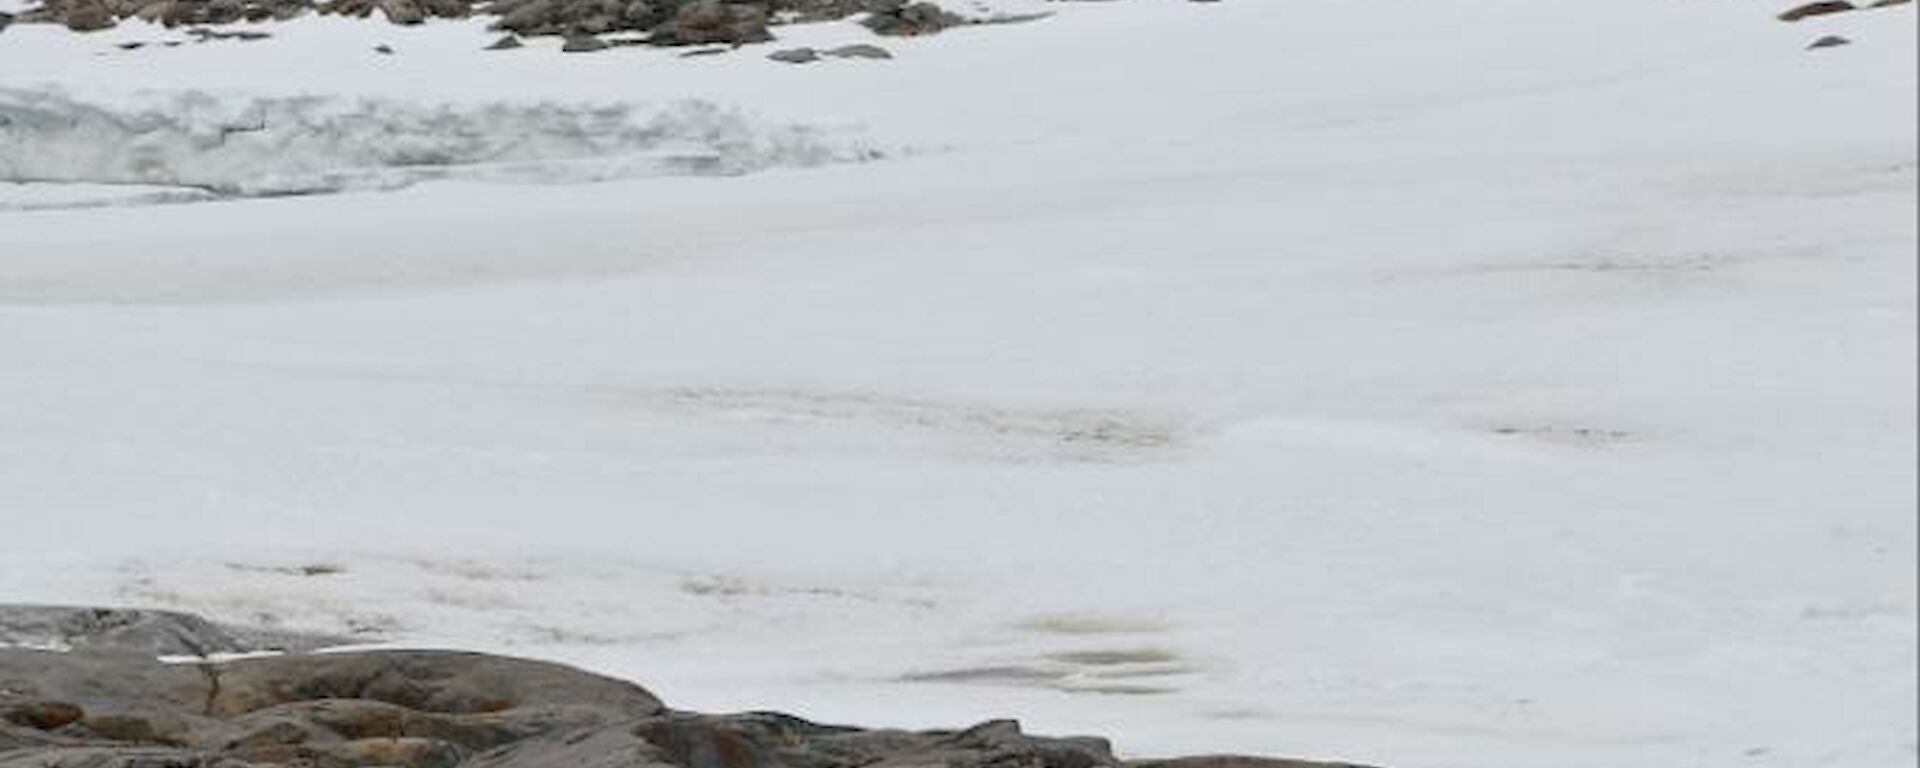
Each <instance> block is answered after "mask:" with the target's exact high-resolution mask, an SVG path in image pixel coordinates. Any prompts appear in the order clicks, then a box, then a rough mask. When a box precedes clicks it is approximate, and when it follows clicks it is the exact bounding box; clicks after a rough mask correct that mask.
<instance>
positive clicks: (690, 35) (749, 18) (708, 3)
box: [651, 0, 773, 45]
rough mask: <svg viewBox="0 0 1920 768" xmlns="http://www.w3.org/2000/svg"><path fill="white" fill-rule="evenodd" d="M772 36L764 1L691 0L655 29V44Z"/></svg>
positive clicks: (761, 39) (752, 40)
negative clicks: (753, 2)
mask: <svg viewBox="0 0 1920 768" xmlns="http://www.w3.org/2000/svg"><path fill="white" fill-rule="evenodd" d="M772 39H773V33H772V32H769V31H768V30H767V8H766V6H764V5H752V4H736V3H727V2H722V0H692V2H689V3H687V4H685V5H682V6H680V9H679V10H678V11H676V12H675V13H674V15H673V19H672V20H671V21H668V22H667V23H665V24H662V25H660V26H658V27H656V28H654V30H653V36H652V38H651V42H653V43H654V44H655V45H710V44H715V43H724V44H727V45H745V44H747V43H764V42H766V41H768V40H772Z"/></svg>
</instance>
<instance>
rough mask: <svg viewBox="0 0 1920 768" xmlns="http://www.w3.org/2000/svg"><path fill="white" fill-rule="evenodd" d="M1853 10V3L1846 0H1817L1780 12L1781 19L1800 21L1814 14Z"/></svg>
mask: <svg viewBox="0 0 1920 768" xmlns="http://www.w3.org/2000/svg"><path fill="white" fill-rule="evenodd" d="M1851 10H1855V8H1854V5H1853V3H1849V2H1847V1H1846V0H1817V2H1812V3H1807V4H1806V5H1801V6H1796V7H1794V8H1792V9H1789V10H1787V11H1786V12H1785V13H1782V14H1780V16H1779V19H1780V20H1781V21H1799V20H1801V19H1805V18H1811V17H1814V16H1825V15H1827V14H1832V13H1846V12H1847V11H1851Z"/></svg>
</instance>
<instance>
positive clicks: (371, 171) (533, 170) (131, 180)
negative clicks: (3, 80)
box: [0, 89, 874, 201]
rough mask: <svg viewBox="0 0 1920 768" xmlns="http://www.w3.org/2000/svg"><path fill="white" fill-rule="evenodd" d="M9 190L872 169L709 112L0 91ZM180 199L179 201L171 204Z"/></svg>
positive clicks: (813, 135)
mask: <svg viewBox="0 0 1920 768" xmlns="http://www.w3.org/2000/svg"><path fill="white" fill-rule="evenodd" d="M0 139H3V140H0V180H4V181H12V182H66V183H93V184H115V185H119V184H129V185H158V186H168V187H191V188H196V189H200V190H205V191H207V192H212V193H215V194H219V195H242V196H264V195H291V194H312V193H323V192H337V191H342V190H352V189H392V188H397V187H403V186H407V185H409V184H413V183H415V182H419V181H424V180H431V179H448V178H457V179H468V180H489V181H519V182H548V183H567V182H585V181H604V180H609V179H621V178H636V177H645V176H660V175H734V174H742V173H749V172H752V171H757V170H761V169H764V168H768V167H772V166H780V165H815V164H820V163H827V162H834V161H841V160H856V159H863V158H868V157H872V156H874V153H872V152H871V151H868V150H865V149H862V148H859V147H856V146H852V145H850V144H836V143H834V142H833V141H831V140H829V138H828V137H827V136H825V135H824V134H822V133H821V132H818V131H815V130H812V129H808V128H805V127H800V126H789V125H773V124H768V123H764V122H761V121H758V120H755V119H753V118H751V117H748V116H746V115H743V114H741V113H739V112H736V111H733V110H729V109H726V108H723V107H720V106H716V105H714V104H712V103H709V102H704V101H685V102H678V103H674V104H672V105H670V106H667V107H665V108H661V109H658V110H654V111H644V110H640V109H636V108H634V107H632V106H627V105H620V104H602V105H579V104H555V103H509V102H493V103H483V104H476V105H452V104H437V105H436V104H420V103H416V102H399V101H391V100H383V99H374V98H358V99H339V98H326V97H223V96H219V95H214V94H210V93H206V92H202V91H184V92H178V93H172V94H165V95H148V96H143V97H141V98H140V99H139V100H138V101H137V102H136V103H134V104H132V105H129V106H116V105H108V104H102V103H90V102H87V101H82V100H78V99H75V98H72V97H69V96H67V95H63V94H60V93H57V92H52V91H34V90H12V89H0ZM171 200H172V198H169V199H168V201H171Z"/></svg>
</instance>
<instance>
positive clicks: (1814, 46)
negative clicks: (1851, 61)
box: [1807, 35, 1853, 51]
mask: <svg viewBox="0 0 1920 768" xmlns="http://www.w3.org/2000/svg"><path fill="white" fill-rule="evenodd" d="M1852 43H1853V41H1852V40H1848V39H1846V38H1844V37H1841V36H1839V35H1826V36H1824V37H1821V38H1820V39H1818V40H1815V41H1813V42H1811V43H1808V44H1807V50H1809V51H1816V50H1819V49H1821V48H1838V47H1840V46H1843V45H1850V44H1852Z"/></svg>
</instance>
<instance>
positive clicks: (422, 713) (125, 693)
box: [0, 607, 1336, 768]
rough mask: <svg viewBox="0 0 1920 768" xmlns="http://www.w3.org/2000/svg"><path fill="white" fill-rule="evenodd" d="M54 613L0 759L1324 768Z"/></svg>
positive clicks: (23, 660)
mask: <svg viewBox="0 0 1920 768" xmlns="http://www.w3.org/2000/svg"><path fill="white" fill-rule="evenodd" d="M47 610H54V609H43V610H42V609H36V610H33V611H28V610H25V609H20V608H17V607H16V608H13V609H8V608H5V607H0V626H11V627H27V628H29V629H30V630H31V632H30V633H29V634H33V635H35V636H39V635H44V634H45V631H44V628H45V626H46V625H47V619H48V615H49V614H47V613H45V611H47ZM58 610H63V611H67V612H68V613H63V614H53V615H52V623H53V625H54V626H55V627H57V628H60V629H61V631H63V632H66V634H64V635H62V636H63V637H68V638H79V639H87V640H88V642H87V643H85V645H86V647H85V649H77V650H70V651H51V650H40V649H29V648H18V647H14V648H0V768H359V767H362V766H365V767H367V768H372V767H374V766H382V767H384V768H641V767H643V766H644V767H646V768H933V767H934V766H939V767H940V768H1336V766H1335V764H1318V763H1302V762H1295V761H1283V760H1267V759H1261V758H1242V757H1204V758H1187V759H1183V760H1171V761H1153V762H1147V763H1137V764H1132V765H1131V766H1130V765H1129V764H1127V763H1123V762H1122V761H1120V760H1117V759H1115V758H1114V756H1113V752H1112V750H1111V748H1110V747H1109V746H1108V743H1107V742H1106V740H1104V739H1099V738H1092V737H1082V738H1043V737H1038V736H1031V735H1028V734H1026V733H1024V732H1023V731H1022V730H1021V729H1020V726H1019V724H1018V723H1015V722H1013V721H1010V720H994V721H989V722H986V723H982V724H979V725H975V726H973V727H970V728H963V729H957V730H941V731H920V732H908V731H898V730H874V729H862V728H851V727H843V726H832V725H822V724H819V723H813V722H809V721H807V720H803V719H800V718H798V717H793V716H790V715H783V714H777V713H771V712H749V713H742V714H731V715H704V714H696V713H691V712H680V711H675V710H671V709H669V708H667V707H666V706H665V705H664V704H663V703H661V701H660V700H659V699H658V698H657V697H655V696H654V695H653V694H652V693H649V692H648V691H647V690H646V689H644V688H642V687H640V686H638V685H635V684H632V683H628V682H624V681H620V680H615V679H612V678H607V677H602V676H599V675H594V674H590V673H587V672H583V671H580V670H577V669H573V668H571V667H566V666H562V665H558V664H551V663H546V662H540V661H531V660H526V659H513V658H505V657H499V656H489V655H484V654H476V653H461V652H452V651H363V652H351V653H320V654H294V655H286V656H269V657H259V658H246V659H238V660H232V661H223V662H215V661H199V662H192V663H163V662H160V661H158V660H156V659H155V658H154V657H153V655H152V654H151V653H150V651H151V650H153V649H154V648H162V649H167V650H171V649H172V648H173V646H172V645H170V643H172V642H174V639H177V638H175V633H176V632H187V631H190V632H191V633H195V634H193V636H194V637H195V638H196V639H195V640H194V641H193V642H192V644H193V645H195V646H196V647H202V648H206V647H211V645H213V644H217V641H223V638H224V639H230V638H227V636H226V635H222V634H220V633H221V632H225V631H228V630H222V629H220V628H219V625H215V624H213V623H211V622H206V621H205V620H202V619H198V618H196V617H190V616H185V615H183V614H172V613H163V612H140V611H104V612H102V613H103V614H105V615H106V616H107V617H109V618H111V619H112V620H104V619H101V618H100V617H98V616H95V615H94V614H92V613H89V609H58ZM29 613H30V614H32V616H31V617H23V615H24V614H29ZM115 617H117V618H115ZM76 621H77V622H79V626H78V631H72V630H73V629H74V627H73V626H72V625H70V624H68V623H66V622H76ZM155 633H157V636H158V637H160V638H161V639H158V640H157V639H156V634H155ZM167 638H174V639H167ZM69 644H70V645H71V644H72V643H69ZM74 647H76V648H79V646H78V645H75V646H74Z"/></svg>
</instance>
